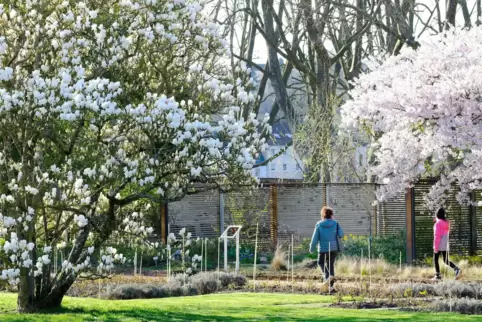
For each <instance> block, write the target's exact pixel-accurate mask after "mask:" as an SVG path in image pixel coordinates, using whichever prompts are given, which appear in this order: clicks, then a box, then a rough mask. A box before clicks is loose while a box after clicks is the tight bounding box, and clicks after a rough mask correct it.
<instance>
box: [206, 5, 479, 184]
mask: <svg viewBox="0 0 482 322" xmlns="http://www.w3.org/2000/svg"><path fill="white" fill-rule="evenodd" d="M215 3H216V6H215V11H214V14H213V16H214V17H216V18H217V19H218V20H219V21H220V23H223V24H224V25H226V26H227V29H226V30H227V32H228V33H227V36H226V39H228V40H229V44H230V46H231V48H232V49H233V51H234V52H235V53H236V54H235V56H234V57H233V59H235V58H237V59H240V60H242V61H245V62H246V63H247V64H248V66H250V67H252V68H253V69H254V70H256V71H258V72H259V73H260V74H261V77H260V82H259V87H258V97H259V100H258V102H257V103H261V102H263V100H271V101H272V106H271V108H270V109H269V112H270V122H271V123H275V122H278V121H282V120H285V121H286V122H287V123H288V125H289V127H290V129H291V132H292V133H293V134H295V133H296V134H297V135H296V136H295V137H294V147H295V149H296V151H297V152H298V154H299V155H300V156H301V157H302V158H303V162H304V165H305V170H307V171H306V180H310V181H315V182H319V181H320V180H321V181H324V182H336V181H340V180H344V178H351V180H357V179H360V180H362V181H363V180H366V179H369V178H365V177H360V178H356V173H355V171H353V170H354V169H351V168H353V167H352V163H353V159H354V157H353V156H354V154H355V149H356V147H357V146H360V145H362V144H366V143H368V141H367V140H366V138H365V137H363V136H361V135H359V133H351V134H350V135H348V136H347V135H342V136H340V135H339V134H338V126H339V124H340V122H339V116H338V114H339V107H340V104H341V103H342V102H343V100H344V99H346V98H347V96H346V92H347V91H348V90H349V89H350V85H349V82H350V81H351V80H353V79H355V78H357V77H358V76H359V75H360V74H361V73H362V72H363V69H364V68H365V67H366V65H365V64H363V61H364V60H365V59H367V58H368V57H370V56H373V55H375V56H389V55H396V54H398V53H399V52H400V50H401V49H402V48H403V47H404V46H405V47H411V48H417V47H418V46H419V43H418V41H417V40H418V39H419V38H420V37H422V36H424V35H427V34H435V33H440V32H442V31H443V30H444V29H446V28H449V27H450V26H451V25H453V24H458V25H464V26H466V27H469V26H471V25H473V23H474V22H475V23H477V21H479V20H480V18H479V17H480V15H481V13H480V1H477V3H475V2H474V1H472V2H467V1H455V0H454V1H447V6H445V5H444V3H443V2H441V1H438V0H433V1H432V0H430V1H417V0H403V1H402V0H401V1H398V0H396V1H394V0H339V1H305V0H295V1H285V0H224V1H221V0H219V1H217V2H215ZM476 4H477V6H475V5H476ZM476 9H477V10H476ZM260 59H262V60H260ZM280 59H282V60H283V63H280ZM260 61H261V62H262V63H260ZM273 97H274V99H273ZM290 144H291V143H290ZM358 174H361V173H358Z"/></svg>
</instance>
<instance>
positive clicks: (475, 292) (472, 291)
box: [388, 281, 482, 299]
mask: <svg viewBox="0 0 482 322" xmlns="http://www.w3.org/2000/svg"><path fill="white" fill-rule="evenodd" d="M388 291H389V292H390V293H395V294H403V295H404V296H406V297H412V296H413V297H419V296H427V295H437V296H443V297H449V296H452V297H456V298H462V297H468V298H475V299H477V298H482V283H463V282H458V281H446V282H442V283H437V284H424V283H401V284H395V285H392V286H391V287H390V288H389V290H388Z"/></svg>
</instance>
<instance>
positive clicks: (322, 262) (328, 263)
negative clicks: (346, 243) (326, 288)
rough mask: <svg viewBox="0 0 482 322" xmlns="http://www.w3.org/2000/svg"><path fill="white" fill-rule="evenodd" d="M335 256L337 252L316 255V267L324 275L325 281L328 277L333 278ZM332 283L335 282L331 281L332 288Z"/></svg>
mask: <svg viewBox="0 0 482 322" xmlns="http://www.w3.org/2000/svg"><path fill="white" fill-rule="evenodd" d="M336 254H337V252H329V253H318V266H319V267H320V270H321V273H322V274H323V275H324V278H325V281H326V280H328V278H329V277H330V276H335V267H334V266H335V259H336ZM333 283H335V281H331V283H330V284H331V286H333Z"/></svg>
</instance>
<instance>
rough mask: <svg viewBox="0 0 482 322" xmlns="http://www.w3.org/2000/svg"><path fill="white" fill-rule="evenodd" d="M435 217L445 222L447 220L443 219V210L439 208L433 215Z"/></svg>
mask: <svg viewBox="0 0 482 322" xmlns="http://www.w3.org/2000/svg"><path fill="white" fill-rule="evenodd" d="M435 217H437V218H438V219H441V220H445V221H447V218H446V217H445V209H443V208H439V209H438V210H437V213H436V214H435Z"/></svg>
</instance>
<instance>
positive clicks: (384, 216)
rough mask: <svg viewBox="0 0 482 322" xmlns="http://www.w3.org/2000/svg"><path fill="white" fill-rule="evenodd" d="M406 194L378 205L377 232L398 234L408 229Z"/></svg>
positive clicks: (380, 233)
mask: <svg viewBox="0 0 482 322" xmlns="http://www.w3.org/2000/svg"><path fill="white" fill-rule="evenodd" d="M405 216H406V208H405V194H401V195H400V196H399V197H397V198H392V199H390V200H387V201H385V202H380V203H378V205H377V234H378V235H382V236H386V235H398V234H399V233H400V232H402V231H406V220H405Z"/></svg>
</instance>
